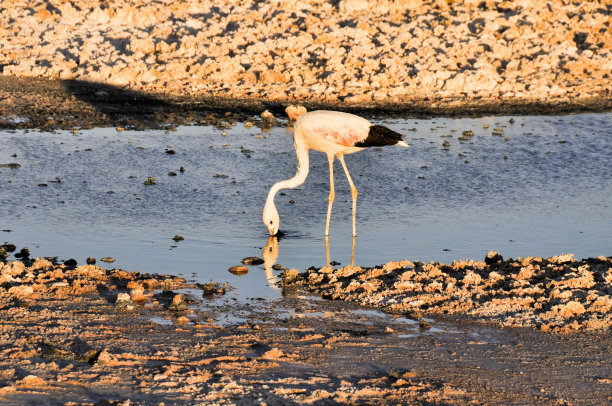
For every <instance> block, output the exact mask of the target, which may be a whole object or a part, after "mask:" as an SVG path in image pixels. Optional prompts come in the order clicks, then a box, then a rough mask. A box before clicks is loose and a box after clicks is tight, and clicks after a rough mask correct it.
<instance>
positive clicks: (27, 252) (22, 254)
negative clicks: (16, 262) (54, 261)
mask: <svg viewBox="0 0 612 406" xmlns="http://www.w3.org/2000/svg"><path fill="white" fill-rule="evenodd" d="M29 257H30V249H29V248H28V247H23V248H22V249H21V251H19V252H18V253H17V254H15V258H29Z"/></svg>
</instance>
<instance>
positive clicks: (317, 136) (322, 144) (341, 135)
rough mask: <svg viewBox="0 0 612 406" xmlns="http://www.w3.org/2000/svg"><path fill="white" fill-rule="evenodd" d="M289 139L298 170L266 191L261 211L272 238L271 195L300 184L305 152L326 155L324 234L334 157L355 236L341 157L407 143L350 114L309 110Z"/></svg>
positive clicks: (353, 190) (274, 229)
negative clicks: (291, 139)
mask: <svg viewBox="0 0 612 406" xmlns="http://www.w3.org/2000/svg"><path fill="white" fill-rule="evenodd" d="M293 138H294V144H295V152H296V154H297V158H298V171H297V173H296V174H295V176H294V177H293V178H291V179H288V180H284V181H281V182H277V183H275V184H274V185H273V186H272V187H271V188H270V192H269V193H268V198H267V200H266V205H265V206H264V211H263V221H264V224H265V225H266V227H267V228H268V230H269V231H270V234H272V235H275V234H276V233H278V229H279V225H280V218H279V216H278V212H277V210H276V206H275V205H274V196H276V193H277V192H278V191H279V190H281V189H284V188H294V187H296V186H299V185H301V184H302V183H304V181H305V180H306V176H308V170H309V167H308V165H309V162H308V161H309V159H308V151H309V150H311V149H314V150H317V151H321V152H324V153H326V154H327V160H328V162H329V181H330V185H329V186H330V187H329V197H328V202H329V204H328V206H327V222H326V224H325V235H326V236H327V235H328V234H329V220H330V217H331V209H332V203H333V201H334V197H335V192H334V165H333V163H334V157H337V158H338V160H339V161H340V163H341V164H342V168H343V169H344V173H345V174H346V178H347V179H348V182H349V185H350V186H351V196H352V198H353V236H355V235H356V226H355V218H356V211H357V189H356V188H355V185H354V184H353V180H352V179H351V175H350V174H349V171H348V169H347V167H346V164H345V163H344V154H351V153H353V152H357V151H361V150H362V149H364V148H366V147H371V146H383V145H401V146H404V147H407V146H408V144H406V143H405V142H404V141H402V135H401V134H399V133H397V132H395V131H393V130H390V129H388V128H386V127H383V126H380V125H375V124H372V123H370V122H369V121H368V120H366V119H365V118H361V117H359V116H356V115H354V114H349V113H342V112H339V111H326V110H318V111H312V112H310V113H306V114H303V115H301V116H300V117H299V118H298V119H297V121H296V122H295V132H294V135H293Z"/></svg>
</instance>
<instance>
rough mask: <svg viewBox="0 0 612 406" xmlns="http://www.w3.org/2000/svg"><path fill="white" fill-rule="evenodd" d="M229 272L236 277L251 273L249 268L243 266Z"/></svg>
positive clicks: (236, 266) (230, 269)
mask: <svg viewBox="0 0 612 406" xmlns="http://www.w3.org/2000/svg"><path fill="white" fill-rule="evenodd" d="M228 271H229V272H230V273H233V274H234V275H246V273H247V272H249V268H247V267H246V266H242V265H235V266H232V267H231V268H229V269H228Z"/></svg>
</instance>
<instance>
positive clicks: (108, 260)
mask: <svg viewBox="0 0 612 406" xmlns="http://www.w3.org/2000/svg"><path fill="white" fill-rule="evenodd" d="M100 261H102V262H108V263H109V264H112V263H113V262H115V259H114V258H111V257H104V258H100Z"/></svg>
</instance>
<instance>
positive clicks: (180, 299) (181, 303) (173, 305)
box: [168, 293, 187, 312]
mask: <svg viewBox="0 0 612 406" xmlns="http://www.w3.org/2000/svg"><path fill="white" fill-rule="evenodd" d="M168 310H170V311H173V312H182V311H185V310H187V301H186V300H185V296H184V295H183V294H182V293H177V294H176V295H175V296H174V297H173V298H172V302H170V304H169V305H168Z"/></svg>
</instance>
